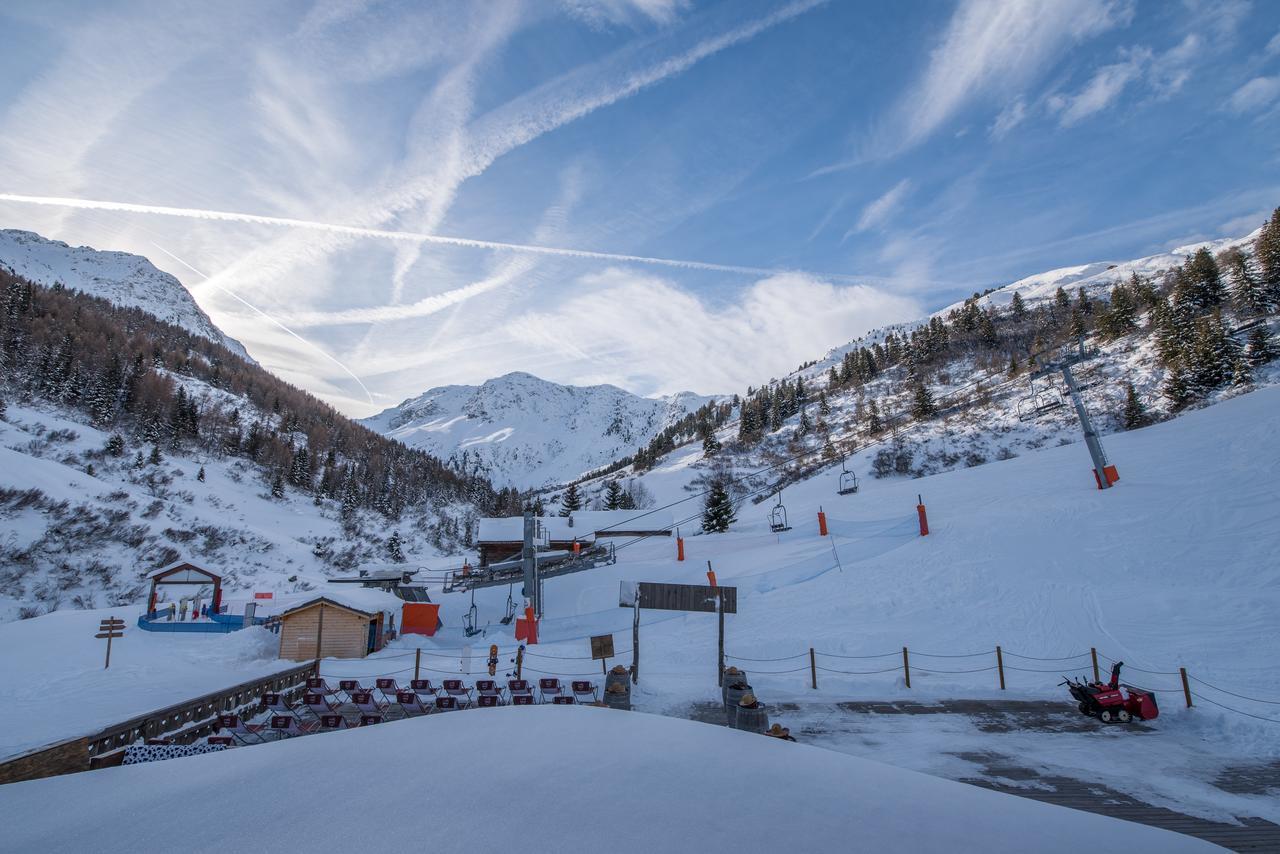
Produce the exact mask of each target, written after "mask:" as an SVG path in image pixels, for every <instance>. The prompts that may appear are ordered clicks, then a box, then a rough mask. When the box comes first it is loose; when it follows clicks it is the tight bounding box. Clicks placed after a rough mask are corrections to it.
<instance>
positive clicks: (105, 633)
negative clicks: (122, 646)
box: [94, 617, 124, 670]
mask: <svg viewBox="0 0 1280 854" xmlns="http://www.w3.org/2000/svg"><path fill="white" fill-rule="evenodd" d="M94 637H95V638H99V639H101V638H106V639H107V663H106V664H104V665H102V669H103V670H106V669H107V668H108V667H110V666H111V639H112V638H122V637H124V620H121V619H120V618H118V617H107V619H105V620H103V621H102V624H101V625H99V626H98V633H97V634H96V635H94Z"/></svg>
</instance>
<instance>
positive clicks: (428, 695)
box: [409, 679, 440, 702]
mask: <svg viewBox="0 0 1280 854" xmlns="http://www.w3.org/2000/svg"><path fill="white" fill-rule="evenodd" d="M409 690H411V691H413V693H415V694H417V695H418V699H419V700H430V701H432V702H435V699H436V695H437V694H439V693H440V690H439V689H438V688H436V686H434V685H432V684H431V680H430V679H410V680H409Z"/></svg>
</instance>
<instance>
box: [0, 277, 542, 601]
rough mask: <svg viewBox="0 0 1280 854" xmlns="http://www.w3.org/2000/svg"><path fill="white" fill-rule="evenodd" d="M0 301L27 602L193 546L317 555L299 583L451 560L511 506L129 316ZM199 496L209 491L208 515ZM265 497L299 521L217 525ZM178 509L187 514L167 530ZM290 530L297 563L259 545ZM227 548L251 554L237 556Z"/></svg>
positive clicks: (4, 552)
mask: <svg viewBox="0 0 1280 854" xmlns="http://www.w3.org/2000/svg"><path fill="white" fill-rule="evenodd" d="M0 293H2V294H3V304H2V310H0V376H2V377H3V381H2V383H0V419H3V421H0V444H2V445H3V446H4V447H3V448H2V449H0V452H3V453H4V455H5V465H4V466H3V467H2V468H4V469H6V472H5V476H4V478H3V482H0V516H3V518H4V519H5V527H7V528H9V532H8V534H7V536H6V539H5V540H2V541H0V567H2V569H0V596H4V597H9V599H10V600H12V601H13V602H16V603H25V604H20V606H21V607H26V608H28V609H30V608H40V607H48V606H52V605H57V604H66V602H67V600H68V599H69V598H70V599H76V597H78V599H76V601H77V602H78V603H80V604H91V603H93V602H95V601H97V600H99V599H100V598H101V597H102V596H104V595H108V598H111V597H120V598H125V599H127V598H128V597H129V596H130V595H133V594H134V593H136V587H137V579H138V578H139V577H140V575H142V574H145V572H146V571H148V570H150V569H152V568H155V567H156V566H160V565H163V564H165V563H166V562H169V561H170V560H173V559H175V558H176V557H177V556H180V555H191V554H193V553H194V554H198V555H200V556H202V557H204V558H206V559H210V560H215V561H227V562H230V563H233V564H235V565H237V566H238V567H240V568H241V570H240V571H242V572H245V571H247V567H248V566H250V565H252V564H253V563H254V562H255V561H254V559H253V558H252V557H251V555H252V554H253V553H254V552H256V551H264V552H265V551H273V550H274V551H275V555H274V556H273V557H272V558H271V559H269V560H264V561H261V562H260V563H261V565H262V566H263V567H264V568H265V567H268V566H271V565H273V564H279V563H283V564H295V558H298V557H303V558H310V559H312V560H313V561H314V563H315V564H316V566H315V567H308V566H298V565H296V564H295V565H294V566H293V567H292V569H291V571H290V572H289V573H287V574H288V575H290V576H294V577H295V578H296V576H297V575H298V572H297V570H299V569H301V570H302V571H303V572H304V573H306V572H317V571H322V570H323V568H324V567H325V566H328V567H330V568H349V567H350V566H352V565H354V564H355V563H356V562H358V561H360V560H368V559H383V560H389V559H395V558H396V557H397V556H398V557H399V558H400V559H405V558H406V557H407V555H408V554H413V553H415V552H416V553H417V554H419V555H427V554H431V553H436V552H440V551H444V552H449V551H453V550H455V549H457V548H458V547H459V546H460V545H461V544H463V543H464V542H466V541H467V540H468V537H469V532H470V529H471V527H472V524H471V523H472V520H473V519H474V517H475V515H476V514H477V513H491V512H496V511H500V510H503V509H504V508H505V509H510V507H511V506H515V505H516V504H517V498H516V496H515V494H514V493H513V492H511V491H506V492H502V493H499V492H496V491H495V490H494V489H493V487H492V486H491V485H490V484H489V482H488V481H486V480H484V479H483V478H481V477H476V476H468V477H464V476H463V475H461V474H459V473H457V472H455V471H453V470H451V469H450V468H448V467H447V466H445V465H444V464H443V463H442V462H441V461H440V460H439V459H437V458H435V457H433V456H431V455H430V454H427V453H424V452H422V451H419V450H414V449H411V448H408V447H405V446H404V445H402V444H400V443H398V442H395V441H392V440H389V439H386V438H384V437H382V436H380V435H378V434H377V433H374V432H373V431H371V430H369V429H367V428H365V427H363V426H361V425H359V424H357V423H355V422H353V421H351V420H350V419H348V418H346V417H344V416H343V415H341V414H339V413H338V412H336V411H335V410H334V409H332V408H331V407H330V406H328V405H327V404H325V403H322V402H321V401H319V400H318V399H316V398H315V397H313V396H311V395H310V394H308V393H306V392H303V391H301V390H299V389H297V388H295V387H293V386H290V385H289V384H287V383H285V382H283V381H281V380H280V379H278V378H276V377H274V376H273V375H271V374H269V373H267V372H266V371H264V370H263V369H262V368H260V367H258V366H257V365H255V364H252V363H250V362H248V361H246V360H244V359H242V358H240V357H238V356H236V355H235V354H234V353H232V352H230V351H229V350H227V349H226V348H224V347H222V346H221V345H219V344H217V343H214V342H213V341H211V340H209V339H208V338H205V337H202V336H199V335H196V334H193V333H191V332H188V331H186V330H184V329H182V328H179V327H177V326H173V325H171V324H168V323H165V322H162V321H160V320H157V319H156V318H154V317H152V316H151V315H149V314H147V313H145V312H143V311H141V310H139V309H136V308H121V307H117V306H114V305H111V304H110V303H108V302H106V301H105V300H103V299H99V298H97V297H93V296H89V295H86V294H83V293H79V292H75V291H71V290H69V289H64V288H60V287H53V288H46V287H42V286H39V285H35V284H33V283H31V282H29V281H26V280H24V279H22V278H20V277H18V276H15V275H12V274H10V273H7V272H4V271H0ZM49 463H55V464H57V465H58V466H59V467H61V468H64V469H66V472H65V476H66V477H67V478H68V482H69V483H70V484H71V487H70V491H71V495H67V494H65V493H66V489H64V488H59V487H60V486H61V485H60V484H58V483H57V480H58V477H57V476H56V475H54V476H53V478H52V481H53V482H52V484H46V485H45V488H42V487H41V483H42V480H41V478H40V477H39V476H37V474H36V471H37V470H38V469H39V468H40V467H41V465H44V464H49ZM33 467H34V468H33ZM224 477H225V478H226V479H227V483H225V484H221V486H222V487H224V488H220V489H218V490H214V489H213V486H212V484H213V482H214V481H219V482H220V479H221V478H224ZM77 478H78V480H77ZM76 484H87V485H88V487H89V489H90V490H94V489H97V490H100V491H99V492H92V491H91V492H90V493H89V494H83V491H82V490H81V489H79V488H77V487H76ZM201 491H206V492H209V493H210V494H209V495H208V498H209V499H210V500H211V501H212V504H211V505H210V507H208V508H205V509H201V508H200V502H198V501H196V500H195V496H196V494H197V493H198V492H201ZM237 493H240V494H239V495H237ZM259 501H261V502H268V503H269V502H275V503H277V504H279V505H282V506H287V507H289V508H291V512H290V515H291V516H294V517H297V516H301V517H303V518H301V519H293V520H291V522H298V523H299V524H297V525H294V524H286V525H275V526H273V527H274V529H275V530H274V531H273V532H270V534H269V535H268V536H266V539H265V540H261V541H260V542H259V541H258V540H255V537H257V538H259V539H261V532H259V533H258V534H253V535H248V534H246V533H245V531H244V530H243V529H237V527H236V526H235V525H234V524H232V525H230V526H228V525H227V524H226V519H225V516H226V515H227V514H226V512H225V510H226V507H227V506H228V505H230V504H235V503H243V502H249V503H256V502H259ZM184 505H186V507H185V509H184ZM131 508H137V511H138V512H137V513H136V515H134V510H133V509H131ZM299 508H303V509H301V510H299ZM175 515H176V516H178V517H183V518H182V519H181V520H178V521H181V524H178V523H177V521H175V519H173V518H170V519H169V520H168V522H167V523H165V524H161V522H163V518H162V517H164V516H175ZM244 518H245V522H246V524H247V525H253V524H254V523H256V522H258V521H260V520H259V519H258V518H256V517H255V514H254V513H248V514H246V515H245V517H244ZM148 520H157V521H154V522H153V521H148ZM316 525H319V528H316V527H315V526H316ZM302 529H307V532H306V533H301V531H302ZM401 529H403V532H401ZM392 533H394V534H395V535H394V537H393V536H392V535H391V534H392ZM299 536H301V540H298V542H300V543H304V545H305V548H303V549H301V551H300V554H299V555H290V554H288V549H287V548H286V549H284V550H281V549H280V545H281V543H280V542H275V543H274V544H270V547H268V541H271V540H272V539H273V538H276V539H277V540H279V539H281V538H282V540H283V541H284V542H285V543H289V542H292V541H293V540H296V539H297V538H298V537H299ZM236 542H239V543H241V545H245V544H248V547H247V548H242V549H240V550H236V549H234V548H230V546H231V544H233V543H236ZM63 594H66V595H63ZM34 600H40V601H41V603H42V604H41V605H34V604H32V603H33V601H34Z"/></svg>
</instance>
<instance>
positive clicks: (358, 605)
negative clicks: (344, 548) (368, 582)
mask: <svg viewBox="0 0 1280 854" xmlns="http://www.w3.org/2000/svg"><path fill="white" fill-rule="evenodd" d="M321 599H327V600H328V601H330V602H333V603H335V604H337V605H342V606H343V607H346V608H351V609H352V610H355V611H362V612H364V613H366V614H376V613H377V612H379V611H381V612H383V613H384V614H398V613H400V609H401V607H402V606H403V605H404V601H403V600H401V599H400V598H398V597H397V596H395V595H393V594H391V593H387V592H386V591H384V590H379V589H377V588H375V587H355V586H352V587H334V588H325V591H324V592H323V593H317V594H316V595H315V596H311V597H309V598H307V599H304V600H303V601H301V602H298V603H296V604H293V605H290V606H289V607H288V608H287V609H285V610H284V611H282V612H281V614H282V615H283V614H288V613H289V612H291V611H299V610H301V609H303V608H306V607H308V606H310V605H313V604H315V603H316V602H318V601H320V600H321Z"/></svg>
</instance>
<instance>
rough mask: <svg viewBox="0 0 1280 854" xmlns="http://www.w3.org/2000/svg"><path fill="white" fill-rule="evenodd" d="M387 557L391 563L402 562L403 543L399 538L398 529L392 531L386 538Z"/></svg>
mask: <svg viewBox="0 0 1280 854" xmlns="http://www.w3.org/2000/svg"><path fill="white" fill-rule="evenodd" d="M387 558H388V559H390V561H391V562H392V563H404V543H403V542H401V540H400V532H399V531H392V532H391V536H390V537H388V538H387Z"/></svg>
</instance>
